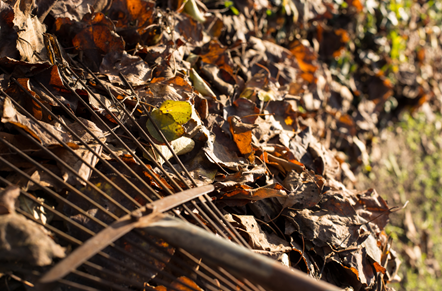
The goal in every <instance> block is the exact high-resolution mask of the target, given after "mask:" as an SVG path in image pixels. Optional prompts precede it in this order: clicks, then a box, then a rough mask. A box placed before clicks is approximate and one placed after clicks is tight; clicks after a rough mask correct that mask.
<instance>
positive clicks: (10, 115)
mask: <svg viewBox="0 0 442 291" xmlns="http://www.w3.org/2000/svg"><path fill="white" fill-rule="evenodd" d="M1 121H2V122H5V123H10V124H13V125H15V126H17V127H19V128H22V129H24V130H25V131H27V132H28V133H29V134H30V135H32V136H33V137H34V138H35V139H37V140H38V141H39V142H41V143H42V144H43V145H44V146H49V145H58V144H59V143H58V141H57V140H56V139H54V138H52V137H51V136H50V135H49V134H48V133H47V132H46V131H50V132H51V133H53V134H54V135H55V136H57V137H58V138H59V139H60V140H62V141H64V142H66V143H69V144H71V142H72V138H71V136H70V135H69V134H68V133H66V132H65V131H63V130H62V129H61V128H59V127H56V126H54V125H51V124H48V123H46V122H42V121H40V122H39V123H38V124H37V123H35V122H33V121H32V120H30V119H28V118H27V117H26V116H24V115H22V114H21V113H19V112H17V110H16V109H15V107H14V105H13V104H12V102H11V100H10V99H9V98H8V97H7V98H5V100H4V103H3V116H2V119H1ZM72 145H73V144H72ZM73 146H74V145H73Z"/></svg>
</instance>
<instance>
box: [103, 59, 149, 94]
mask: <svg viewBox="0 0 442 291" xmlns="http://www.w3.org/2000/svg"><path fill="white" fill-rule="evenodd" d="M100 73H102V74H106V75H107V77H108V78H109V80H110V81H111V83H116V84H119V85H124V82H123V80H121V78H120V76H119V73H121V74H122V75H123V76H124V77H125V78H126V79H127V80H128V81H129V83H131V85H132V86H141V85H145V84H146V81H147V80H148V79H150V78H151V70H150V68H149V66H148V65H147V63H146V62H145V61H143V60H142V59H141V58H140V57H138V56H131V55H128V54H127V52H126V51H111V52H109V53H108V54H107V55H105V56H104V58H103V61H102V62H101V65H100Z"/></svg>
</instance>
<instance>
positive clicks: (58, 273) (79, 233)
mask: <svg viewBox="0 0 442 291" xmlns="http://www.w3.org/2000/svg"><path fill="white" fill-rule="evenodd" d="M83 67H84V70H85V71H86V72H87V73H88V74H89V76H92V78H93V80H94V82H95V83H96V84H98V85H99V86H100V87H101V88H107V87H106V85H105V84H103V82H101V80H100V79H99V78H98V77H97V76H96V75H95V74H94V73H93V72H91V71H90V70H89V69H88V68H87V67H86V66H83ZM57 68H58V70H59V71H60V76H61V77H62V80H63V85H64V86H65V88H67V89H68V90H69V93H70V94H71V96H74V97H75V98H76V101H77V102H79V104H80V105H81V106H82V107H84V110H85V112H87V114H89V115H90V116H91V117H92V118H93V119H94V121H95V122H97V123H101V124H100V126H101V127H102V128H104V132H105V133H106V135H107V136H106V137H108V138H112V140H113V141H114V142H115V143H117V144H118V145H119V146H120V148H122V149H123V150H125V151H126V152H128V153H132V154H131V155H119V154H118V153H116V152H115V150H113V149H112V148H110V146H109V145H108V144H106V143H105V141H104V138H103V136H102V135H100V136H99V135H98V134H97V132H96V131H95V132H94V130H92V129H91V128H90V127H89V126H87V125H86V124H85V122H84V120H81V119H79V117H77V116H76V115H75V114H74V113H73V111H72V110H71V109H70V108H69V107H67V106H66V104H64V103H63V102H62V101H60V100H59V98H58V97H56V96H55V95H54V94H53V93H52V91H51V90H50V89H49V88H47V87H46V86H45V85H44V84H43V83H42V82H40V80H39V79H38V78H35V77H30V80H29V82H30V84H31V85H32V86H34V87H38V88H40V89H41V90H42V92H44V93H45V94H46V95H47V96H50V97H51V98H52V100H53V102H55V103H56V104H57V106H58V108H59V109H60V110H59V112H57V114H55V113H54V112H53V111H52V110H51V108H49V107H48V106H47V104H45V103H44V102H42V101H41V99H40V98H37V97H36V96H34V95H33V94H31V92H29V90H27V89H26V88H25V87H23V85H22V83H21V82H20V81H19V80H17V79H16V78H15V77H13V76H10V81H11V82H14V83H15V84H16V85H17V86H18V88H20V90H21V91H22V93H23V94H26V96H27V97H28V98H30V99H29V100H32V102H33V103H34V105H35V106H37V107H39V108H41V110H42V112H45V113H47V114H48V115H49V116H50V119H51V120H53V121H55V122H57V123H58V124H59V125H60V126H61V127H62V128H63V130H64V131H65V132H68V133H69V134H70V135H71V136H72V139H73V140H75V143H72V142H69V141H67V140H63V138H62V137H60V135H59V134H57V133H56V132H54V131H51V130H49V129H48V127H47V126H44V122H42V121H39V120H37V118H35V117H34V115H33V114H32V113H30V112H29V111H28V110H26V109H25V108H24V106H22V104H20V103H19V102H18V101H17V100H15V99H14V98H13V97H11V96H10V95H8V94H7V93H6V92H4V91H3V90H1V96H2V97H1V98H2V101H3V104H4V107H6V106H9V107H12V108H15V110H17V112H19V113H20V114H22V115H24V116H25V117H26V118H28V120H30V121H31V122H32V123H33V124H34V125H35V126H36V127H37V129H38V130H39V131H40V132H42V133H44V134H45V135H47V136H49V137H50V138H51V139H52V140H54V141H56V144H57V146H55V147H54V146H47V145H44V144H42V141H40V140H38V139H37V138H36V137H35V136H33V135H32V133H30V131H29V130H26V129H23V127H20V126H16V127H14V130H15V132H18V133H19V134H20V135H21V136H23V137H25V138H26V139H27V140H28V141H29V145H31V146H32V150H27V149H23V148H20V147H19V146H17V145H16V144H15V145H14V143H13V142H11V141H10V140H8V138H6V137H5V136H3V135H2V136H1V138H0V144H2V145H3V146H4V147H6V148H7V149H9V152H8V153H6V154H2V155H0V164H1V165H2V166H3V169H8V172H11V171H12V172H14V173H15V175H17V176H19V177H20V179H21V181H27V183H29V184H30V185H32V187H31V188H32V189H31V190H26V188H21V189H20V194H21V196H22V197H23V198H24V199H26V200H27V201H30V202H33V203H35V205H38V206H39V207H40V209H43V210H44V212H45V213H47V214H50V215H51V216H53V219H52V223H47V222H45V221H44V220H43V219H40V218H36V217H35V216H34V215H32V214H31V213H29V212H27V211H25V210H23V209H21V208H18V209H17V212H18V213H20V214H22V215H24V216H25V217H27V218H28V219H30V220H32V221H34V222H36V223H38V224H40V225H42V226H43V227H44V228H46V229H47V230H48V231H49V232H50V233H51V234H52V236H53V237H54V238H55V239H56V241H57V242H58V243H60V244H62V245H64V246H68V247H72V248H73V251H72V252H71V253H70V254H68V256H67V257H66V258H64V259H62V260H60V261H58V262H57V263H56V264H55V265H53V266H51V268H50V269H49V270H48V271H47V270H44V269H42V270H39V271H36V270H29V269H26V268H21V269H18V271H19V272H23V273H28V274H29V275H30V278H33V279H32V280H31V279H30V282H28V285H33V286H34V287H35V288H36V289H38V290H124V291H129V290H177V291H178V290H194V291H198V290H247V291H252V290H253V291H262V290H337V288H336V287H334V286H332V285H329V284H327V283H325V282H321V281H316V280H313V279H311V278H309V277H308V276H307V275H305V274H303V273H302V272H300V271H298V270H295V269H293V268H289V267H286V266H283V265H282V264H280V263H279V262H277V261H274V260H271V259H269V258H267V257H265V256H261V255H258V254H256V253H254V252H253V251H252V250H251V248H250V246H249V245H248V243H247V242H246V241H245V240H244V238H243V237H242V236H241V235H240V234H239V233H238V231H237V230H236V229H235V227H233V226H232V225H231V224H230V223H229V221H228V220H227V219H226V218H225V216H224V215H223V214H222V213H221V212H220V210H219V209H218V208H217V207H216V205H214V203H213V202H212V198H211V197H210V196H209V195H208V194H209V193H211V192H213V191H214V187H213V186H212V185H206V186H200V187H198V185H197V183H196V181H195V180H194V178H193V177H192V175H191V174H190V173H189V171H188V170H187V169H186V168H185V166H184V165H183V163H182V162H181V160H180V158H179V157H178V156H177V155H176V153H175V152H174V150H173V149H172V147H171V145H170V143H169V142H168V141H167V139H166V138H165V136H164V134H163V133H162V132H161V130H160V129H159V128H158V126H157V125H156V124H155V122H154V120H153V119H151V117H150V115H149V109H148V106H147V105H146V104H144V103H143V102H140V100H139V99H138V97H137V96H136V93H135V91H134V90H133V88H132V87H131V85H130V84H129V83H128V82H127V80H126V78H125V77H124V76H123V75H121V74H120V78H121V79H122V81H123V82H124V84H125V85H126V87H127V88H129V89H130V90H131V92H132V94H133V95H132V98H134V99H135V103H136V105H135V106H134V109H133V110H132V111H131V112H130V111H129V110H128V108H127V106H126V105H125V103H124V100H119V99H118V98H116V97H115V96H114V95H113V93H112V92H111V91H110V90H104V92H105V93H104V94H106V99H105V100H104V99H103V98H98V97H96V95H95V94H94V92H93V88H91V86H90V85H89V84H88V83H87V81H86V79H85V78H84V77H80V76H79V75H78V74H77V73H76V72H79V71H80V69H78V68H76V69H75V70H74V69H72V68H70V67H68V66H66V65H60V64H58V65H57ZM1 70H2V71H3V73H4V74H6V75H8V72H7V71H6V70H5V68H1ZM69 78H71V80H69ZM72 80H76V83H77V84H75V86H76V88H78V87H80V88H81V89H82V90H83V91H84V92H87V96H88V98H93V99H95V102H96V103H97V104H99V106H100V108H101V111H102V112H101V114H100V112H98V110H97V109H96V108H93V107H92V106H91V104H90V103H89V102H87V101H86V100H84V98H83V97H81V96H80V95H79V94H78V92H77V91H78V90H76V89H75V88H74V85H73V84H72ZM127 98H130V96H129V97H126V99H127ZM106 102H107V104H105V103H106ZM136 110H139V112H141V113H142V114H143V115H145V116H146V117H147V118H148V119H150V120H151V122H152V124H153V125H154V127H155V128H156V130H157V131H158V133H159V134H160V136H161V137H162V139H163V142H164V144H166V145H167V147H168V148H169V150H170V152H171V153H172V154H173V157H174V158H175V161H176V162H177V163H178V165H179V167H180V168H181V170H177V169H176V168H175V167H174V166H173V165H172V164H171V163H170V162H169V161H168V159H167V158H165V157H164V155H163V154H162V152H161V151H160V150H158V149H157V147H155V146H152V145H153V144H154V142H153V140H152V139H151V138H150V136H149V134H147V132H146V130H145V129H144V128H143V126H141V125H140V124H139V123H138V121H137V120H136V118H135V117H134V113H135V111H136ZM60 114H63V116H66V117H68V118H70V119H71V120H73V121H74V122H75V123H76V124H77V125H78V126H79V127H80V129H81V131H82V132H83V133H87V135H88V138H87V139H86V138H84V136H80V133H79V130H74V129H72V128H71V127H70V126H68V125H67V124H66V122H65V121H64V120H63V118H62V117H61V116H60ZM103 115H107V117H108V118H110V119H112V121H113V122H114V124H116V126H115V127H114V128H111V126H110V125H109V123H108V122H106V120H105V118H104V117H103ZM117 129H118V130H119V131H120V132H121V131H122V132H124V136H123V135H121V134H117V133H116V131H117ZM134 130H137V131H138V132H139V133H140V135H142V136H143V137H144V139H145V140H147V145H148V146H151V148H152V149H153V150H154V151H156V153H155V154H157V155H159V156H160V157H161V158H162V159H163V160H164V161H165V164H166V165H167V166H168V169H170V170H166V169H165V168H164V167H163V166H162V165H161V164H160V163H158V162H157V159H156V158H155V157H154V156H153V155H152V152H150V151H149V150H147V149H146V143H145V142H141V141H140V140H139V139H138V138H137V137H135V136H134V134H133V131H134ZM133 147H136V151H137V152H138V153H141V154H142V155H144V156H146V157H149V159H150V161H152V163H153V165H154V166H155V167H156V169H159V171H160V174H158V173H157V172H155V171H154V170H153V168H152V167H150V166H149V165H147V164H146V163H145V162H143V160H141V158H140V157H139V156H141V155H138V154H136V153H135V151H134V150H133ZM79 148H81V149H82V150H83V151H82V152H80V151H79V150H78V149H79ZM60 149H62V150H63V153H64V155H67V154H68V155H70V156H71V157H73V158H71V159H70V161H73V162H66V161H65V160H64V159H63V158H61V157H60V154H59V153H60V151H59V150H60ZM36 152H37V153H38V155H37V154H36V155H33V153H36ZM82 153H87V154H82ZM102 153H106V154H107V155H108V156H109V157H110V158H105V157H104V155H103V154H102ZM16 159H19V160H20V161H23V162H25V163H27V164H28V165H32V167H34V169H37V170H38V171H39V173H42V174H44V175H46V176H47V177H49V178H50V179H51V181H54V185H56V186H54V185H53V187H51V186H49V185H45V184H44V183H41V182H40V181H38V179H37V178H36V177H34V176H32V175H30V173H29V172H26V171H25V170H24V169H22V168H21V167H20V164H17V163H15V162H14V161H15V160H16ZM128 160H130V162H128ZM48 161H49V162H48ZM54 163H56V164H57V165H59V167H60V168H62V169H64V170H65V171H66V172H67V173H68V174H69V175H71V177H72V178H73V179H74V180H75V181H77V182H76V184H77V185H74V184H72V183H69V182H68V181H72V179H71V180H68V181H66V179H63V178H62V177H60V174H59V173H57V171H55V170H54V167H52V165H53V164H54ZM76 163H77V164H78V163H80V165H81V169H82V170H83V171H86V172H87V173H88V174H86V175H85V174H84V173H80V170H78V169H75V168H74V166H75V165H76ZM170 171H172V173H171V172H170ZM88 176H89V177H88ZM0 182H1V183H2V184H3V186H5V187H8V186H9V187H11V186H13V185H14V183H13V182H11V181H10V179H6V177H5V175H0ZM36 196H38V197H45V198H46V200H45V202H42V200H41V199H38V198H36ZM47 201H56V203H55V204H57V203H59V204H60V205H63V207H53V205H48V204H47V203H46V202H47ZM49 204H51V203H49ZM46 271H47V272H46Z"/></svg>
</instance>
